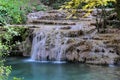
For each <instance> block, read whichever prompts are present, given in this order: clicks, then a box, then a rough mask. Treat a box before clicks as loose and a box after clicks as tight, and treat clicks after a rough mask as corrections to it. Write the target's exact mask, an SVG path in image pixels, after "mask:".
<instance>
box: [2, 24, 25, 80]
mask: <svg viewBox="0 0 120 80" xmlns="http://www.w3.org/2000/svg"><path fill="white" fill-rule="evenodd" d="M2 29H3V30H2ZM2 29H1V30H2V31H1V34H0V80H8V76H9V74H10V73H11V67H10V66H4V57H5V56H6V55H7V53H9V51H10V50H11V49H12V45H15V44H16V43H14V44H11V40H12V39H13V37H14V36H18V35H22V33H24V29H23V28H14V27H9V26H4V27H2ZM13 80H22V79H21V78H16V77H14V78H13Z"/></svg>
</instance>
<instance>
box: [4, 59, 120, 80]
mask: <svg viewBox="0 0 120 80" xmlns="http://www.w3.org/2000/svg"><path fill="white" fill-rule="evenodd" d="M6 65H11V66H12V69H13V70H12V74H11V75H10V78H11V77H13V76H16V77H22V78H24V80H120V67H119V66H110V67H108V66H95V65H86V64H80V63H64V62H63V63H57V62H37V61H36V62H34V61H27V60H26V59H21V58H9V59H8V60H7V63H6ZM10 78H9V79H10Z"/></svg>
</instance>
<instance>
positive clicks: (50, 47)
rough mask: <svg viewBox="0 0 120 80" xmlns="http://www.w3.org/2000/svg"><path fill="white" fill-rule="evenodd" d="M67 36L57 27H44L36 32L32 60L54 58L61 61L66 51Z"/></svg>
mask: <svg viewBox="0 0 120 80" xmlns="http://www.w3.org/2000/svg"><path fill="white" fill-rule="evenodd" d="M65 42H66V40H65V38H64V37H63V35H62V33H61V32H60V31H59V27H56V29H53V28H52V29H51V30H50V29H49V28H43V29H42V30H39V31H37V32H35V36H34V38H33V42H32V51H31V59H32V60H41V61H46V60H54V61H61V60H62V59H61V58H62V54H64V51H65Z"/></svg>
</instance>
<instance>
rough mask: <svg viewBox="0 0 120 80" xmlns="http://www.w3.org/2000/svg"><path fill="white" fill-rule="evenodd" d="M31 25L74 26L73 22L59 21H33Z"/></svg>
mask: <svg viewBox="0 0 120 80" xmlns="http://www.w3.org/2000/svg"><path fill="white" fill-rule="evenodd" d="M30 23H32V24H50V25H75V24H76V23H75V22H70V21H68V22H67V21H60V20H33V21H31V22H30Z"/></svg>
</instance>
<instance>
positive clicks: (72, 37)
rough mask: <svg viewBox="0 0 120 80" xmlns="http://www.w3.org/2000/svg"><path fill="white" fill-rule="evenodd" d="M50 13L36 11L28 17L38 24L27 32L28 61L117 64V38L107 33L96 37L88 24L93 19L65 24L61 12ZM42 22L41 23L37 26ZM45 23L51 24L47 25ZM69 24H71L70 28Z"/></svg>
mask: <svg viewBox="0 0 120 80" xmlns="http://www.w3.org/2000/svg"><path fill="white" fill-rule="evenodd" d="M53 12H54V11H51V12H47V13H46V12H38V13H37V15H34V16H33V14H31V15H28V16H33V17H32V18H31V19H29V20H31V22H32V23H34V21H35V20H38V23H39V24H38V23H37V24H34V25H36V26H38V27H37V28H33V30H34V31H33V32H32V33H31V34H32V51H31V58H32V59H34V60H50V61H55V60H57V61H61V60H66V61H72V62H74V61H75V62H76V61H77V62H83V63H89V64H115V63H117V62H118V61H119V59H120V54H119V53H120V47H119V45H120V44H119V38H117V36H118V35H117V36H116V37H115V36H113V35H107V34H96V32H97V31H96V28H95V26H94V25H91V23H94V18H92V17H91V18H90V21H88V20H86V19H87V18H84V21H81V20H80V21H76V22H75V21H67V20H66V22H65V21H64V20H62V19H63V18H64V17H65V14H64V13H59V12H58V11H56V12H54V13H55V14H53ZM38 14H40V15H38ZM44 14H45V15H44ZM59 14H60V15H59ZM58 15H59V16H58ZM46 16H47V17H46ZM61 17H62V18H61ZM46 18H47V19H48V20H49V19H50V21H43V20H44V19H46ZM33 19H34V20H33ZM51 19H54V20H55V21H52V20H51ZM57 19H61V21H57ZM40 20H42V21H43V22H42V21H40ZM44 22H45V24H44V25H41V23H44ZM53 22H54V23H53ZM46 23H53V24H52V25H48V24H46ZM58 23H59V24H58ZM72 23H75V24H74V25H73V24H72ZM63 24H67V25H63ZM117 44H118V45H117ZM116 46H117V47H116Z"/></svg>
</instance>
